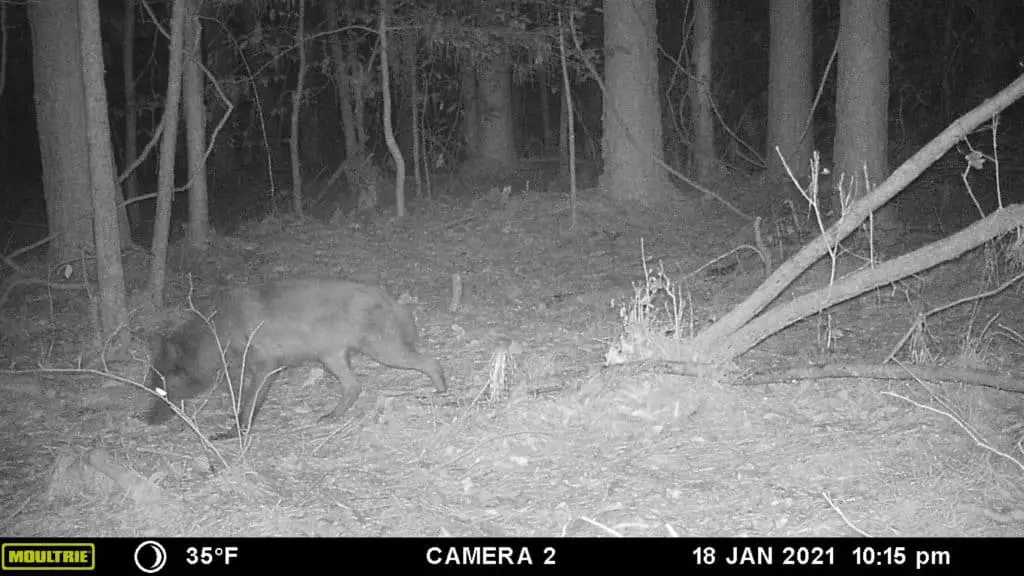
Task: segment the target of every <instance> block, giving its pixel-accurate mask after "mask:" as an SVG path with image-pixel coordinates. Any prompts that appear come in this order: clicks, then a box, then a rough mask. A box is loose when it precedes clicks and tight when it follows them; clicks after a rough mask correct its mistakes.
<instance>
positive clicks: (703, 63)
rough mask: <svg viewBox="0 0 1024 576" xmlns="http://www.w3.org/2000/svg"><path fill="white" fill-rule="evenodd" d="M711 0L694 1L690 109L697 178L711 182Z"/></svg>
mask: <svg viewBox="0 0 1024 576" xmlns="http://www.w3.org/2000/svg"><path fill="white" fill-rule="evenodd" d="M713 10H714V7H713V6H712V4H711V0H697V1H696V2H695V3H694V22H693V78H692V79H691V80H690V99H691V100H690V102H691V104H690V111H691V113H692V114H693V120H692V124H693V168H694V179H696V180H697V182H700V183H708V182H710V181H711V180H712V179H713V178H714V177H715V164H716V161H717V160H718V155H717V154H716V153H715V118H714V115H713V114H714V111H713V110H712V108H711V54H712V50H711V48H712V45H711V40H712V38H713V36H714V22H715V18H714V12H713Z"/></svg>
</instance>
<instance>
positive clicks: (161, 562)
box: [135, 540, 167, 574]
mask: <svg viewBox="0 0 1024 576" xmlns="http://www.w3.org/2000/svg"><path fill="white" fill-rule="evenodd" d="M144 551H150V554H152V557H151V558H150V557H146V555H145V554H142V553H143V552H144ZM140 555H141V556H143V557H141V558H140ZM166 564H167V550H166V549H164V546H163V544H161V543H159V542H157V541H156V540H146V541H145V542H143V543H142V544H139V545H138V547H137V548H135V567H136V568H138V569H139V570H141V571H142V572H145V573H146V574H156V573H157V572H159V571H161V570H163V569H164V566H165V565H166Z"/></svg>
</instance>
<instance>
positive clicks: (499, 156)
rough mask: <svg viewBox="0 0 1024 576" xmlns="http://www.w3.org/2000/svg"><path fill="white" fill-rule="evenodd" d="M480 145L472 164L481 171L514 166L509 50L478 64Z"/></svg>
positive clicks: (499, 169)
mask: <svg viewBox="0 0 1024 576" xmlns="http://www.w3.org/2000/svg"><path fill="white" fill-rule="evenodd" d="M476 70H477V87H478V91H477V95H478V96H479V99H480V100H479V102H480V104H481V110H480V114H479V116H478V120H479V122H480V128H479V132H478V136H479V145H478V147H477V148H476V149H475V150H472V152H474V153H475V154H474V158H473V161H472V162H473V163H474V164H477V167H478V168H483V169H486V170H497V171H499V172H500V171H504V170H507V169H511V168H512V167H513V165H514V164H515V143H514V141H513V140H514V134H513V131H512V74H511V67H510V62H509V55H508V52H507V51H504V50H502V51H500V52H499V53H498V54H495V55H493V56H492V57H491V58H490V59H487V60H480V61H478V62H477V66H476Z"/></svg>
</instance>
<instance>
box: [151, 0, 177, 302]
mask: <svg viewBox="0 0 1024 576" xmlns="http://www.w3.org/2000/svg"><path fill="white" fill-rule="evenodd" d="M184 28H185V0H174V7H173V9H172V11H171V45H170V48H169V58H168V65H167V100H166V102H165V103H164V134H163V138H162V139H161V141H160V172H159V174H158V175H157V185H156V189H157V190H156V193H157V198H156V217H155V218H154V223H153V249H152V252H153V261H152V265H151V268H150V270H149V291H150V298H151V300H152V303H153V305H154V306H155V307H158V308H159V307H160V306H162V305H163V298H164V276H165V274H166V271H167V233H168V231H169V230H170V226H171V201H172V200H174V156H175V155H174V153H175V149H176V147H177V144H178V115H179V110H178V109H179V107H180V105H181V77H182V73H181V66H182V63H181V57H182V44H183V43H184V38H183V37H184V35H185V30H184Z"/></svg>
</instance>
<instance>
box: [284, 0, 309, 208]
mask: <svg viewBox="0 0 1024 576" xmlns="http://www.w3.org/2000/svg"><path fill="white" fill-rule="evenodd" d="M305 20H306V0H299V32H298V36H297V40H296V41H297V42H298V44H299V76H298V79H297V80H296V81H295V92H293V93H292V118H291V121H292V126H291V138H290V139H289V142H288V150H289V152H290V153H291V158H292V211H293V212H295V215H296V216H297V217H298V218H300V219H301V218H302V217H303V211H302V160H301V158H300V157H299V115H300V114H301V113H302V90H303V89H304V85H305V80H306V45H305V44H306V40H305V32H306V23H305Z"/></svg>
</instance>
